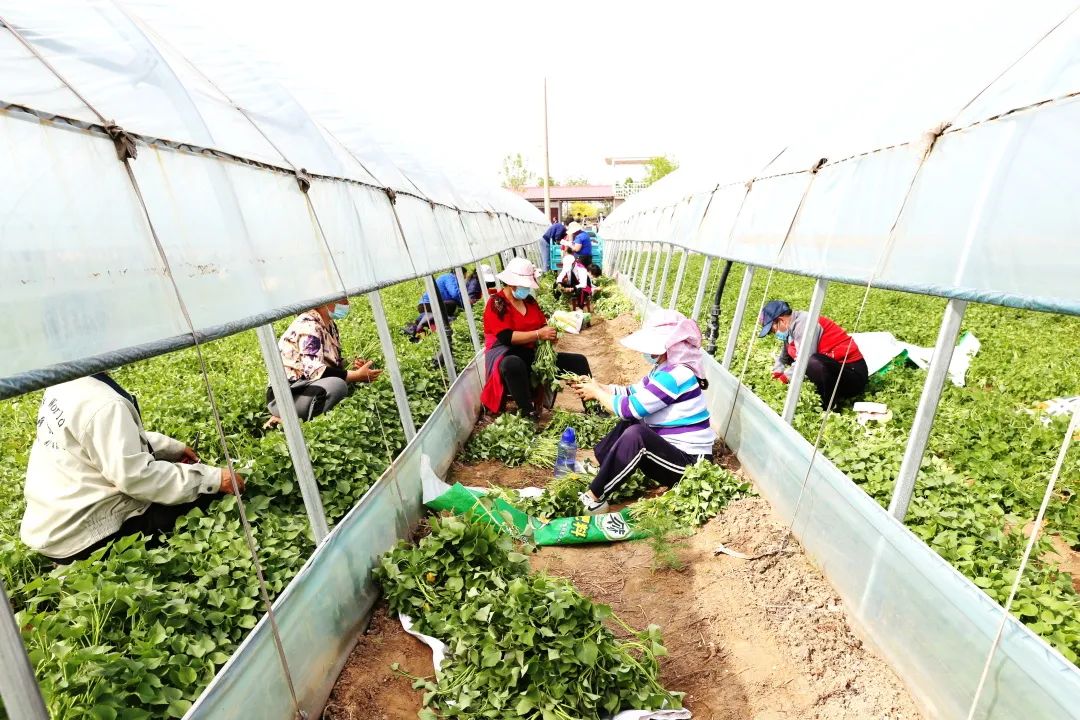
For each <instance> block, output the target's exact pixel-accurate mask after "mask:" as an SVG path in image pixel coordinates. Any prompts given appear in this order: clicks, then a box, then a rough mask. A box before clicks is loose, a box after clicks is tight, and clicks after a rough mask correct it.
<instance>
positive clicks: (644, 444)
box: [573, 310, 716, 515]
mask: <svg viewBox="0 0 1080 720" xmlns="http://www.w3.org/2000/svg"><path fill="white" fill-rule="evenodd" d="M622 344H623V345H625V346H626V347H628V348H630V349H631V350H637V351H638V352H640V353H641V354H642V355H643V356H644V357H645V359H646V360H648V361H649V363H650V364H651V365H652V366H653V368H652V370H650V371H649V374H648V375H646V376H645V377H644V378H642V380H641V381H640V382H638V383H637V384H635V385H631V386H629V387H623V386H620V385H601V384H599V383H597V382H595V381H593V380H586V381H583V382H578V383H574V384H573V387H574V391H575V392H576V393H577V394H578V395H579V396H580V397H581V399H582V400H595V401H597V402H598V403H600V405H601V406H602V407H603V408H605V409H606V410H607V411H608V412H611V413H613V414H614V415H615V417H617V418H619V423H618V424H617V425H616V426H615V429H613V430H612V431H611V432H610V433H608V434H607V436H606V437H604V439H602V440H601V441H600V442H599V443H597V445H596V448H594V452H595V454H596V459H597V460H598V461H599V462H600V470H599V471H598V472H597V474H596V477H595V478H593V481H592V483H590V485H589V489H588V490H586V491H585V492H583V493H582V494H581V497H580V499H581V504H582V505H583V506H584V508H585V512H586V513H588V514H590V515H595V514H597V513H604V512H607V504H608V503H607V498H608V497H610V496H611V494H612V493H613V492H614V491H615V490H616V489H617V488H618V487H619V486H620V485H621V484H622V483H624V482H625V481H626V480H627V478H629V477H630V475H631V474H632V473H633V472H634V470H636V469H640V470H641V471H642V472H643V473H644V474H645V475H646V476H647V477H650V478H652V479H653V480H655V481H656V482H658V483H660V484H661V485H666V486H668V487H671V486H672V485H675V484H676V483H677V482H679V480H680V479H682V476H683V473H684V472H685V471H686V469H687V468H688V467H689V466H691V465H693V464H694V463H696V462H697V461H698V460H700V459H701V458H708V459H710V460H711V459H712V453H713V443H714V442H715V441H716V433H714V432H713V430H712V427H711V426H710V425H709V408H708V405H707V404H706V402H705V395H704V393H703V392H702V391H703V390H704V389H705V388H706V387H708V381H706V380H705V366H704V364H703V360H702V357H703V356H702V351H701V330H699V329H698V326H697V323H695V322H694V321H693V320H690V319H689V318H687V317H686V316H685V315H683V314H682V313H679V312H676V311H674V310H657V311H655V312H654V313H652V314H651V315H650V316H649V318H648V320H647V321H646V323H645V326H644V327H642V329H641V330H638V331H637V332H635V333H633V334H631V335H628V336H627V337H625V338H623V339H622Z"/></svg>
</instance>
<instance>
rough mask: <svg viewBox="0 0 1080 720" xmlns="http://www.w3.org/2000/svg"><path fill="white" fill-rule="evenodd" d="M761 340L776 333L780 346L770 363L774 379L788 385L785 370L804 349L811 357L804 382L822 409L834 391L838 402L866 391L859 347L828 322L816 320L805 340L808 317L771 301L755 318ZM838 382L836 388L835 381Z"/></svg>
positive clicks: (807, 363)
mask: <svg viewBox="0 0 1080 720" xmlns="http://www.w3.org/2000/svg"><path fill="white" fill-rule="evenodd" d="M758 322H759V323H760V324H761V332H760V337H765V336H766V335H768V334H769V333H776V337H777V339H778V340H780V342H781V343H783V346H782V348H781V350H780V354H779V355H778V356H777V358H776V362H775V363H773V377H774V378H776V379H777V380H779V381H780V382H782V383H785V384H786V383H787V382H788V380H789V379H790V377H791V371H790V369H788V366H789V365H791V364H792V363H793V362H795V358H796V357H797V356H798V354H799V353H800V352H803V351H804V349H805V348H812V352H813V354H812V355H811V356H810V358H809V359H808V360H807V362H806V379H807V380H809V381H810V382H812V383H814V387H816V388H817V391H818V395H819V396H821V407H823V408H824V407H825V406H826V405H827V404H828V402H829V398H830V397H832V394H833V388H836V399H837V400H848V399H850V398H853V397H856V396H858V395H861V394H862V393H863V391H865V390H866V383H867V380H868V375H869V373H868V372H867V367H866V361H865V360H864V359H863V356H862V353H861V352H859V346H858V345H856V344H855V341H854V340H853V339H852V337H851V336H850V335H848V334H847V332H846V331H845V330H844V328H842V327H840V326H839V325H837V324H836V323H834V322H833V321H832V320H830V319H829V318H827V317H825V316H824V315H821V316H819V317H818V323H817V327H815V328H814V329H813V331H812V334H811V337H810V339H809V340H808V339H807V335H806V333H807V330H808V327H807V326H808V325H809V316H808V315H807V313H806V312H804V311H802V310H792V309H791V306H790V305H788V304H787V303H786V302H784V301H783V300H770V301H769V302H767V303H765V309H764V310H762V311H761V317H760V318H758ZM838 378H839V381H840V382H839V384H837V379H838Z"/></svg>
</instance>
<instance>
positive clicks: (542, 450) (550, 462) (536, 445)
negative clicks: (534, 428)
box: [525, 435, 559, 469]
mask: <svg viewBox="0 0 1080 720" xmlns="http://www.w3.org/2000/svg"><path fill="white" fill-rule="evenodd" d="M558 456H559V438H557V437H554V436H550V435H540V436H538V437H537V438H536V439H535V440H534V441H533V444H532V447H530V448H529V456H528V457H527V458H525V463H526V464H527V465H533V466H535V467H540V468H548V469H553V468H554V467H555V460H556V459H557V458H558Z"/></svg>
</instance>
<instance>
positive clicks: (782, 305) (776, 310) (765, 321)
mask: <svg viewBox="0 0 1080 720" xmlns="http://www.w3.org/2000/svg"><path fill="white" fill-rule="evenodd" d="M789 312H791V306H790V305H788V304H787V303H786V302H784V301H783V300H770V301H769V302H767V303H765V309H764V310H762V311H761V317H759V318H758V324H759V325H761V332H759V333H758V337H765V336H766V335H768V334H769V333H770V332H771V331H772V324H773V321H775V320H776V318H778V317H780V316H782V315H787V314H788V313H789Z"/></svg>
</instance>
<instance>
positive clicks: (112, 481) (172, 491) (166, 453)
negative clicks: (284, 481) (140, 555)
mask: <svg viewBox="0 0 1080 720" xmlns="http://www.w3.org/2000/svg"><path fill="white" fill-rule="evenodd" d="M197 461H198V457H197V456H196V455H195V451H194V450H192V449H191V448H189V447H187V446H186V445H185V444H184V443H182V442H180V441H179V440H174V439H172V438H170V437H168V436H166V435H162V434H160V433H155V432H148V431H146V430H145V429H143V425H142V417H141V416H140V414H139V404H138V401H137V400H136V399H135V398H134V397H132V396H131V395H130V394H128V393H127V392H126V391H125V390H124V389H123V388H121V387H120V386H119V385H118V384H117V383H116V382H115V381H114V380H113V379H112V378H111V377H109V376H108V375H107V374H106V373H98V374H96V375H93V376H91V377H85V378H80V379H78V380H72V381H71V382H66V383H62V384H60V385H55V386H53V387H51V388H49V389H48V390H46V391H45V397H44V398H43V399H42V401H41V409H40V410H39V411H38V421H37V437H36V438H35V439H34V445H33V447H32V448H31V450H30V462H29V464H28V465H27V468H26V489H25V494H26V513H25V514H24V515H23V520H22V530H21V535H22V540H23V542H24V543H26V544H27V545H28V546H30V547H31V548H33V549H34V550H36V551H37V552H39V553H41V554H42V555H46V556H48V557H50V558H52V559H54V560H56V561H57V562H61V563H67V562H72V561H75V560H82V559H85V558H87V557H89V556H90V555H91V554H92V553H93V552H95V551H96V550H98V549H100V548H102V547H104V546H105V545H107V544H109V543H110V542H111V541H112V540H113V539H115V538H117V537H122V536H124V535H131V534H134V533H137V532H141V533H144V534H145V535H147V536H148V537H150V538H152V539H153V538H154V537H155V536H156V535H157V534H158V533H159V532H171V531H172V529H173V526H174V525H175V523H176V519H177V518H179V517H180V516H181V515H183V514H184V513H186V512H188V511H189V510H191V509H193V508H194V507H204V508H205V507H206V506H207V505H208V504H209V502H210V500H212V499H213V497H214V496H215V495H216V494H217V493H231V492H233V491H234V488H235V489H236V490H238V491H243V489H244V481H243V479H242V478H241V477H240V476H239V475H233V474H231V473H230V472H229V471H228V470H227V469H225V468H216V467H210V466H209V465H203V464H201V463H199V462H197Z"/></svg>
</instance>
